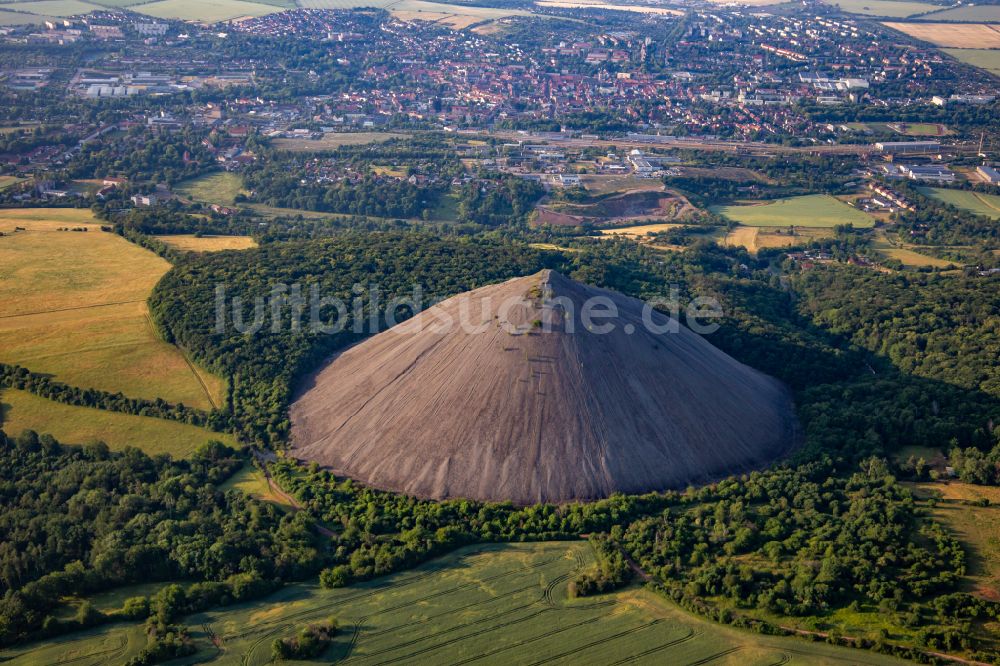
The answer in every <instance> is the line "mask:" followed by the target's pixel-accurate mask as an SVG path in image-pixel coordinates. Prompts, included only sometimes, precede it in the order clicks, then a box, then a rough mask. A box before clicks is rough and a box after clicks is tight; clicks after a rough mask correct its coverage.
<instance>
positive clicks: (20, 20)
mask: <svg viewBox="0 0 1000 666" xmlns="http://www.w3.org/2000/svg"><path fill="white" fill-rule="evenodd" d="M51 18H53V17H51V16H39V15H38V14H22V13H21V12H11V11H7V10H6V9H0V25H29V24H32V23H38V24H40V23H44V22H45V21H47V20H49V19H51Z"/></svg>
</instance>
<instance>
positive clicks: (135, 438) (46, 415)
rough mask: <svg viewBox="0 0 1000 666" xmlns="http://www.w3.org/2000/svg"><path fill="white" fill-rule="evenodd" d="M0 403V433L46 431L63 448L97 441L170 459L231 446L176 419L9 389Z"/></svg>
mask: <svg viewBox="0 0 1000 666" xmlns="http://www.w3.org/2000/svg"><path fill="white" fill-rule="evenodd" d="M0 405H2V407H0V410H2V420H3V429H4V431H6V432H9V433H11V434H18V433H20V432H21V431H22V430H34V431H35V432H39V433H49V434H50V435H52V436H53V437H55V438H56V439H58V440H59V441H60V442H63V443H65V444H89V443H90V442H94V441H98V440H99V441H102V442H104V443H105V444H107V445H108V446H109V447H111V448H112V449H115V450H121V449H123V448H125V447H126V446H134V447H136V448H139V449H142V450H143V451H145V452H146V453H148V454H149V455H156V454H158V453H169V454H171V455H173V456H174V457H183V456H187V455H189V454H191V453H192V452H193V451H194V450H195V449H197V448H198V447H199V446H201V445H202V444H204V443H205V442H207V441H208V440H210V439H217V440H219V441H221V442H225V443H226V444H228V445H230V446H236V440H235V439H234V438H233V436H232V435H227V434H222V433H216V432H212V431H210V430H206V429H204V428H199V427H197V426H193V425H188V424H186V423H180V422H179V421H166V420H163V419H157V418H153V417H151V416H135V415H132V414H121V413H118V412H108V411H104V410H102V409H93V408H90V407H76V406H74V405H64V404H62V403H59V402H54V401H52V400H46V399H45V398H40V397H38V396H37V395H34V394H33V393H28V392H26V391H18V390H15V389H4V390H3V391H2V392H0Z"/></svg>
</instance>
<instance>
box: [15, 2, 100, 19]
mask: <svg viewBox="0 0 1000 666" xmlns="http://www.w3.org/2000/svg"><path fill="white" fill-rule="evenodd" d="M0 9H10V10H14V11H18V12H29V13H31V14H36V15H38V16H76V15H77V14H89V13H90V12H92V11H94V10H99V9H101V7H100V6H98V5H95V4H91V3H89V2H81V0H34V1H32V2H11V3H4V4H2V5H0Z"/></svg>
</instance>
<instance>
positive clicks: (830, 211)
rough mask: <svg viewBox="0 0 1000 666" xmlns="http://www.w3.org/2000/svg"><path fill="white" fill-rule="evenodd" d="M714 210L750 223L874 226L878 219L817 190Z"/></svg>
mask: <svg viewBox="0 0 1000 666" xmlns="http://www.w3.org/2000/svg"><path fill="white" fill-rule="evenodd" d="M711 210H712V212H714V213H717V214H719V215H722V216H724V217H727V218H729V219H731V220H733V221H735V222H739V223H740V224H742V225H745V226H748V227H826V228H832V227H835V226H838V225H844V224H852V225H854V226H855V227H858V228H866V227H871V226H874V224H875V220H874V218H872V217H871V216H869V215H866V214H865V213H863V212H861V211H859V210H857V209H856V208H854V207H852V206H849V205H847V204H845V203H844V202H842V201H840V200H838V199H835V198H834V197H832V196H829V195H826V194H813V195H806V196H800V197H793V198H790V199H779V200H777V201H773V202H767V203H753V204H734V205H728V206H713V207H712V208H711Z"/></svg>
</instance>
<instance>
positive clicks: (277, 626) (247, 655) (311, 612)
mask: <svg viewBox="0 0 1000 666" xmlns="http://www.w3.org/2000/svg"><path fill="white" fill-rule="evenodd" d="M474 554H477V553H470V555H474ZM558 559H559V558H558V557H555V558H551V559H548V560H543V561H542V562H537V563H535V564H533V565H530V566H528V567H524V568H521V569H516V570H514V571H508V572H505V573H502V574H497V575H495V576H489V577H487V578H483V579H480V580H478V581H475V582H470V583H465V584H462V585H458V586H456V587H453V588H449V589H447V590H442V591H440V592H435V593H433V594H429V595H426V596H424V597H420V598H418V599H413V600H411V601H409V602H407V603H405V604H400V605H398V606H394V607H392V608H387V609H384V610H382V611H379V612H380V613H386V612H392V611H395V610H400V609H402V608H406V607H408V606H412V605H414V604H418V603H421V602H423V601H427V600H430V599H435V598H438V597H442V596H447V595H449V594H452V593H454V592H457V591H461V590H464V589H468V588H470V587H475V586H478V585H480V584H482V583H485V582H490V581H493V580H499V579H501V578H505V577H508V576H512V575H516V574H521V573H525V572H530V571H532V570H534V569H537V568H539V567H542V566H545V565H548V564H551V563H552V562H555V561H557V560H558ZM447 568H448V567H444V566H442V567H440V568H439V569H435V570H433V571H427V572H424V573H423V574H420V575H417V576H413V577H411V579H409V580H408V581H407V582H406V583H404V585H410V584H413V583H417V582H420V581H421V580H423V579H425V578H427V577H428V576H431V575H434V574H436V573H438V572H439V570H444V569H447ZM394 587H399V585H385V586H381V587H379V588H377V589H374V590H369V591H367V592H365V593H362V594H358V595H354V596H351V597H345V598H342V599H337V600H333V601H331V602H330V603H327V604H323V605H320V606H315V607H313V608H309V609H307V610H303V611H299V612H297V613H292V614H290V615H287V616H285V617H282V618H280V619H277V620H274V621H271V622H264V623H261V624H259V625H257V626H256V627H254V628H253V629H251V630H249V631H245V632H242V633H240V634H231V635H228V636H226V637H225V639H227V640H230V639H238V638H246V637H250V636H254V635H257V634H260V632H263V634H261V635H259V636H258V637H257V638H256V639H255V640H254V642H253V643H251V644H250V646H249V647H248V648H247V650H246V652H244V653H243V655H241V658H240V663H241V664H242V665H243V666H250V664H251V661H250V660H251V658H252V657H253V654H254V652H255V651H256V650H257V649H258V648H259V647H260V645H261V644H262V643H263V642H264V641H266V640H267V639H268V638H269V637H271V636H273V635H275V634H276V633H278V632H280V631H282V630H286V629H291V628H293V627H294V622H295V621H296V620H306V619H309V618H312V617H316V616H318V615H322V614H323V612H324V611H328V610H329V609H331V608H335V607H339V606H341V605H343V604H345V603H349V602H351V601H356V600H358V599H363V598H366V597H371V596H374V595H375V594H378V593H380V592H383V591H385V590H386V589H390V588H394ZM368 617H371V616H370V615H369V616H366V617H365V619H367V618H368ZM360 621H361V620H359V622H360ZM360 631H361V629H360V625H357V626H356V627H355V636H354V637H353V638H352V641H354V643H356V642H357V640H358V638H359V635H360ZM351 650H353V644H352V647H351ZM346 659H347V657H345V658H344V660H346ZM342 661H343V660H342Z"/></svg>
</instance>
